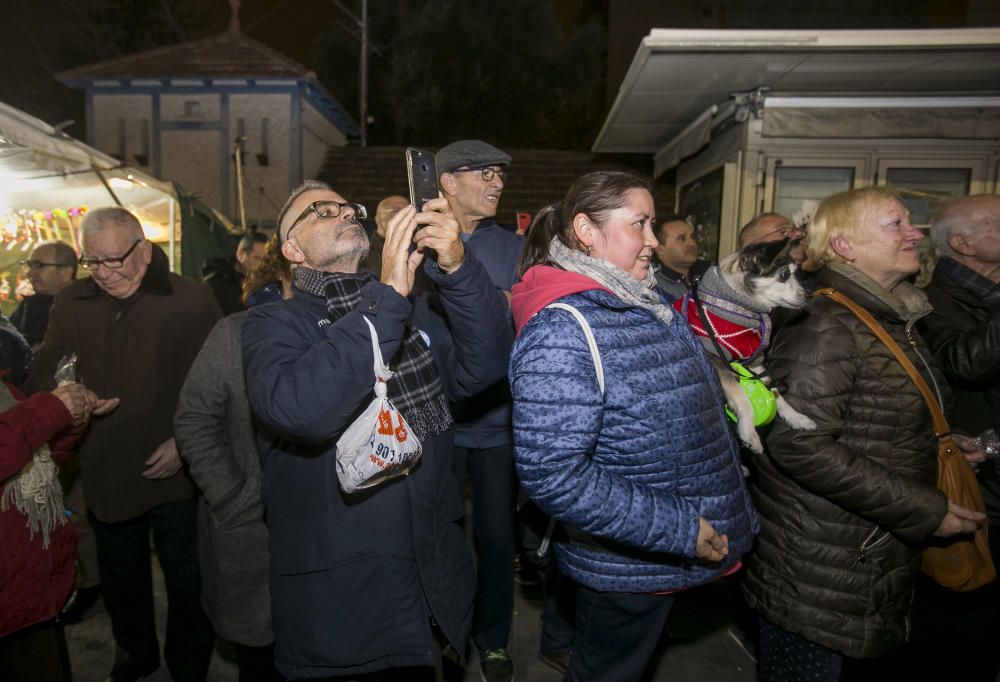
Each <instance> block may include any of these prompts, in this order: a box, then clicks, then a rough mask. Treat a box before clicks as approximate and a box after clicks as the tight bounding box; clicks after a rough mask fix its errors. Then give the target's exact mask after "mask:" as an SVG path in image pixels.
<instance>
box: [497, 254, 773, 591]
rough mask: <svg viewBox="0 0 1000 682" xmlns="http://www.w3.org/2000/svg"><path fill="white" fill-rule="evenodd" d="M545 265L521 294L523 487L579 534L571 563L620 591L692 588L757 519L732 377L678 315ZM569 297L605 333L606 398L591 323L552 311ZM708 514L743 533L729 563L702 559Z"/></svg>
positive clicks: (564, 544)
mask: <svg viewBox="0 0 1000 682" xmlns="http://www.w3.org/2000/svg"><path fill="white" fill-rule="evenodd" d="M533 270H534V272H532V271H529V272H528V273H526V275H525V278H524V281H523V282H522V283H521V284H519V285H518V287H516V288H515V294H514V316H515V319H516V320H517V321H518V323H519V324H520V325H523V326H522V327H521V329H520V334H519V336H518V338H517V340H516V342H515V344H514V351H513V355H512V358H511V366H510V381H511V388H512V392H513V395H514V446H515V450H514V452H515V461H516V464H517V471H518V474H519V476H520V479H521V485H522V487H523V488H524V489H525V491H526V492H527V493H528V495H529V496H530V497H531V498H532V499H533V500H534V501H535V502H536V503H537V504H538V506H539V507H540V508H541V509H542V510H543V511H545V512H546V513H547V514H549V515H551V516H552V517H554V518H556V519H557V520H559V521H561V522H563V525H564V527H565V529H566V533H567V535H568V539H567V540H566V541H560V542H557V543H556V545H555V549H556V557H557V559H558V561H559V567H560V569H561V570H562V571H563V572H564V573H565V574H566V575H568V576H569V577H570V578H572V579H573V580H575V581H577V582H578V583H580V584H582V585H584V586H586V587H589V588H591V589H594V590H599V591H606V592H664V591H673V590H680V589H684V588H687V587H692V586H694V585H699V584H701V583H704V582H707V581H709V580H712V579H714V578H716V577H719V576H721V575H723V574H725V573H726V572H728V571H730V570H732V569H733V568H734V567H735V566H736V565H737V562H739V561H740V557H741V556H742V555H743V554H745V553H746V552H747V551H749V549H750V547H751V544H752V542H753V536H754V535H755V534H756V532H757V530H758V522H757V515H756V513H755V512H754V510H753V507H752V505H751V502H750V497H749V494H748V492H747V488H746V485H745V484H744V480H743V474H742V471H741V469H740V461H739V451H738V448H737V446H736V442H735V440H734V439H733V436H732V433H731V431H730V428H729V425H728V423H727V421H726V417H725V415H724V413H723V397H722V390H721V387H720V385H719V382H718V377H717V376H716V374H715V370H714V369H713V368H712V366H711V365H710V364H709V362H708V359H707V358H706V356H705V354H704V352H703V351H702V349H701V346H700V344H699V343H698V342H697V340H695V338H694V336H693V334H692V333H691V331H690V329H689V328H688V326H687V324H686V323H685V321H684V320H683V319H681V318H680V317H679V316H676V315H675V316H674V318H673V320H672V321H671V323H670V324H669V325H667V324H664V323H663V322H662V321H660V320H658V319H656V318H655V317H654V316H653V314H652V313H650V312H649V311H647V310H644V309H642V308H638V307H634V306H631V305H628V304H626V303H624V302H623V301H621V300H620V299H619V298H617V297H616V296H614V295H613V294H611V293H610V292H609V291H607V290H604V289H601V288H600V287H599V286H598V285H597V283H596V282H595V283H593V286H592V287H589V288H586V289H585V290H581V289H582V288H583V287H581V286H580V285H578V284H577V285H575V286H573V287H570V288H569V289H567V288H566V287H565V286H564V285H565V283H566V281H567V280H575V281H576V282H579V281H580V279H581V278H582V276H581V275H577V274H575V273H567V272H563V271H560V270H556V269H555V268H534V269H533ZM574 290H575V291H576V292H577V293H570V294H569V295H566V294H567V291H574ZM556 299H558V300H560V301H562V302H564V303H568V304H570V305H572V306H574V307H576V308H577V309H578V310H579V311H580V312H581V313H582V314H583V316H584V317H585V318H586V319H587V321H588V323H589V324H590V326H591V328H592V329H593V332H594V336H595V338H596V340H597V346H598V348H599V350H600V354H601V360H602V362H603V365H604V376H605V392H604V394H603V395H602V394H601V391H600V388H599V386H598V383H597V376H596V372H595V369H594V362H593V359H592V356H591V354H590V351H589V349H588V347H587V342H586V340H585V338H584V335H583V331H582V330H581V328H580V325H579V324H578V323H577V322H576V320H575V319H574V318H573V317H572V316H571V315H570V314H569V313H568V312H566V311H563V310H558V309H552V308H545V307H544V306H545V305H547V304H548V303H550V302H552V301H553V300H556ZM534 311H539V312H537V314H534V316H533V317H530V319H528V320H527V321H525V319H524V318H525V317H527V316H528V315H530V314H531V313H533V312H534ZM699 517H704V518H705V519H706V520H707V521H708V522H709V523H711V524H712V526H713V527H714V528H715V529H716V530H717V531H718V532H719V533H720V534H725V535H728V536H729V555H728V556H727V557H725V559H723V561H721V562H719V563H715V562H709V561H704V560H700V559H697V558H696V556H695V545H696V541H697V538H698V528H699Z"/></svg>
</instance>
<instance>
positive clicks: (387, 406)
mask: <svg viewBox="0 0 1000 682" xmlns="http://www.w3.org/2000/svg"><path fill="white" fill-rule="evenodd" d="M362 318H363V319H364V321H365V322H366V323H367V324H368V329H369V330H370V331H371V335H372V352H373V355H374V356H375V367H374V369H375V399H374V400H372V401H371V403H370V404H369V405H368V407H367V408H366V409H365V411H364V412H362V413H361V416H359V417H358V418H357V419H355V420H354V423H353V424H351V425H350V426H349V427H347V430H346V431H344V433H343V434H342V435H341V436H340V440H338V441H337V478H338V479H340V487H341V488H343V489H344V492H345V493H353V492H355V491H358V490H363V489H365V488H371V487H372V486H376V485H378V484H380V483H383V482H385V481H388V480H389V479H390V478H395V477H396V476H401V475H403V474H407V473H409V471H410V469H412V468H413V466H414V465H416V463H417V461H418V460H419V459H420V454H421V453H422V452H423V447H422V446H421V445H420V441H419V440H417V437H416V436H415V435H414V433H413V430H412V429H411V428H410V425H409V424H407V423H406V420H405V419H403V415H402V414H400V412H399V410H397V409H396V408H395V406H393V404H392V401H390V400H389V398H388V397H386V386H385V384H386V382H387V381H389V378H390V377H391V376H392V374H393V373H392V372H390V371H389V368H388V367H386V366H385V363H383V362H382V352H381V350H379V345H378V334H377V333H376V332H375V327H374V325H372V323H371V322H370V321H369V320H368V318H367V317H364V316H362Z"/></svg>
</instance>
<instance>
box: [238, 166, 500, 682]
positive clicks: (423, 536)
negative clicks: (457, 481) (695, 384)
mask: <svg viewBox="0 0 1000 682" xmlns="http://www.w3.org/2000/svg"><path fill="white" fill-rule="evenodd" d="M446 208H447V204H446V202H445V201H444V200H443V199H440V198H438V199H433V200H431V201H429V202H427V203H426V204H425V206H424V209H425V210H424V211H421V212H418V211H417V210H416V209H415V208H414V207H412V206H407V207H406V208H403V209H402V210H400V211H399V212H397V213H396V214H395V215H394V216H393V217H392V218H391V219H390V220H389V221H388V223H387V225H386V237H385V244H384V246H383V249H382V271H381V275H380V277H379V278H376V277H375V276H374V275H373V274H372V273H371V272H369V271H367V270H364V269H359V265H360V264H361V263H362V262H363V261H364V258H365V256H366V255H367V253H368V248H369V244H368V237H367V235H366V233H365V231H364V229H363V228H362V226H361V223H360V219H361V218H364V217H366V215H367V211H366V209H365V207H364V206H362V205H360V204H356V203H352V202H349V201H347V200H345V198H344V197H343V196H342V195H341V194H339V193H337V192H335V191H334V190H333V189H331V188H330V187H329V186H327V185H325V184H323V183H320V182H317V181H314V180H313V181H306V182H305V183H303V184H302V185H301V186H300V187H298V188H296V189H295V190H293V191H292V193H291V195H290V196H289V198H288V201H287V202H286V203H285V206H284V207H283V208H282V209H281V212H280V213H279V215H278V234H279V238H280V239H281V241H282V246H281V252H282V254H283V255H284V256H285V258H287V259H288V260H289V261H290V262H291V263H293V264H295V270H294V282H293V286H292V292H293V295H292V297H291V298H290V299H287V300H283V301H280V302H277V303H274V304H270V305H262V306H256V307H254V308H252V309H251V310H250V312H248V313H247V316H246V318H245V319H244V322H243V330H242V331H243V338H242V342H243V362H244V368H245V374H246V389H247V397H248V398H249V402H250V406H251V408H252V409H253V412H254V415H255V416H256V419H257V426H258V429H259V430H258V445H259V447H260V451H261V452H260V454H261V461H262V490H261V494H262V499H263V501H264V506H265V508H266V519H267V525H268V531H269V534H268V535H269V537H268V540H269V545H270V550H271V554H270V560H271V577H270V591H271V616H272V627H273V630H274V641H275V665H276V667H277V669H278V671H279V672H280V673H281V674H282V675H283V676H284V679H289V680H298V679H304V678H316V677H321V678H331V677H335V678H337V679H342V678H350V679H354V678H355V677H358V676H363V677H364V678H365V679H369V675H370V674H374V673H378V672H379V671H381V670H385V669H388V668H425V669H431V668H433V667H434V666H435V665H442V661H441V659H442V658H444V657H445V656H448V657H449V658H450V656H449V649H453V650H455V651H457V652H459V654H460V655H462V654H464V650H465V644H466V641H467V638H468V632H469V629H470V628H469V625H470V621H471V615H472V598H473V576H472V557H471V555H470V552H469V550H468V546H467V544H466V542H465V536H464V533H463V532H462V529H461V527H460V525H459V523H458V521H459V520H460V519H461V515H462V500H461V498H460V497H459V495H458V493H457V491H456V490H455V487H454V482H453V481H454V479H453V478H452V471H451V468H450V467H451V457H450V449H451V444H452V432H453V429H452V423H453V419H452V416H451V413H450V411H449V407H448V404H449V400H452V401H454V400H458V399H460V398H461V397H463V396H467V395H470V394H475V393H478V392H479V391H481V390H482V388H484V387H486V386H489V385H491V384H493V383H494V382H495V381H497V380H498V379H500V378H501V377H503V376H505V375H506V368H507V362H506V358H507V357H508V356H509V354H510V349H511V343H512V341H513V337H514V332H513V329H511V328H510V326H509V319H507V318H509V311H506V310H505V308H506V306H505V303H504V301H503V299H502V298H501V297H499V296H498V295H497V294H496V293H495V292H494V291H493V286H492V282H491V281H490V279H489V276H488V275H487V273H486V271H485V270H484V268H483V267H482V265H481V264H479V263H478V262H477V261H476V258H475V256H473V255H472V254H471V252H469V251H467V250H466V249H465V248H464V247H463V244H462V240H461V238H460V236H459V229H458V225H457V223H456V222H455V220H454V219H453V218H452V217H451V216H450V215H449V214H448V212H447V211H446V210H445V209H446ZM414 245H415V246H416V248H415V249H414V248H411V247H412V246H414ZM418 270H419V271H420V272H421V274H422V275H424V276H426V277H427V278H428V279H429V280H430V281H431V282H432V284H433V285H434V286H435V287H436V293H437V294H438V298H437V300H436V301H435V304H438V305H439V306H440V307H439V308H438V310H442V311H444V314H446V316H447V320H446V319H445V317H444V316H442V315H440V314H438V312H436V311H435V310H433V309H432V308H431V304H430V303H429V302H428V301H427V300H426V298H427V297H426V296H425V295H424V294H422V293H420V292H418V291H416V290H415V288H414V281H415V279H416V277H417V275H418ZM366 320H367V321H366ZM369 324H371V325H372V326H374V328H375V329H376V330H377V332H378V333H377V337H378V340H379V344H380V350H381V353H382V356H383V357H385V358H392V363H393V370H395V371H394V374H393V376H392V378H390V379H389V380H388V381H387V382H386V384H385V387H386V390H387V394H388V396H389V398H390V399H391V400H392V401H393V404H394V405H395V407H396V408H397V409H398V410H399V411H400V413H401V414H402V416H403V418H404V419H405V420H406V423H407V424H408V425H409V427H410V429H411V430H412V433H413V434H414V435H415V436H417V438H418V439H419V440H420V442H421V445H422V448H423V454H422V457H421V460H420V464H419V465H418V466H416V467H414V468H413V469H412V470H411V471H410V473H409V475H407V476H401V477H399V478H396V479H394V480H392V481H388V482H385V483H383V484H381V485H378V486H376V487H373V488H370V489H367V490H363V491H359V492H356V493H351V494H347V493H344V492H343V491H342V490H341V489H340V488H339V487H338V485H337V482H336V480H337V477H336V474H335V471H336V465H337V464H336V462H337V442H338V440H339V439H340V437H341V435H342V434H343V433H344V431H346V430H347V429H348V428H349V427H350V425H351V424H352V423H353V422H354V421H355V419H356V418H357V417H358V415H359V414H360V412H361V411H362V410H363V409H364V408H365V406H366V405H368V404H369V403H370V402H371V400H372V398H373V397H374V395H375V394H374V391H373V385H374V384H375V375H374V372H373V367H372V356H373V351H372V335H371V332H370V331H369ZM435 643H436V644H437V645H438V646H439V647H440V653H439V654H436V653H435V649H436V647H435ZM427 673H428V670H423V671H415V670H414V671H411V673H410V674H409V676H407V675H408V674H407V673H405V671H399V672H397V673H395V676H394V677H393V679H424V676H426V674H427ZM422 675H424V676H422Z"/></svg>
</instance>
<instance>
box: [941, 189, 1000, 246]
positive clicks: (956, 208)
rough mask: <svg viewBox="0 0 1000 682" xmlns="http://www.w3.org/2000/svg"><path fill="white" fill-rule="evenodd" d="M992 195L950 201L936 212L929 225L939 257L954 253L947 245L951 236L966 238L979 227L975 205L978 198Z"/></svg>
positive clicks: (977, 195) (978, 195) (979, 195)
mask: <svg viewBox="0 0 1000 682" xmlns="http://www.w3.org/2000/svg"><path fill="white" fill-rule="evenodd" d="M984 196H986V197H991V196H994V195H992V194H973V195H972V196H967V197H961V198H960V199H955V200H954V201H950V202H948V203H947V204H945V206H944V207H943V208H942V209H941V210H940V211H939V212H938V214H937V216H936V217H935V218H934V223H933V224H932V225H931V241H932V242H934V248H935V249H936V250H937V252H938V255H940V256H954V255H956V254H955V251H954V249H952V248H951V245H949V244H948V240H949V239H950V238H951V237H953V236H963V237H964V236H968V235H970V234H972V233H973V232H975V231H976V228H977V227H978V226H979V220H980V216H978V215H976V204H978V203H979V198H980V197H984Z"/></svg>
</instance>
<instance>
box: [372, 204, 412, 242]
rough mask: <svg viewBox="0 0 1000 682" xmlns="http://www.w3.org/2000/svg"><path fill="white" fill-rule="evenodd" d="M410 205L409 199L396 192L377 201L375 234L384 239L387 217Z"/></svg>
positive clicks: (387, 222)
mask: <svg viewBox="0 0 1000 682" xmlns="http://www.w3.org/2000/svg"><path fill="white" fill-rule="evenodd" d="M409 205H410V200H409V199H407V198H406V197H401V196H399V195H398V194H393V195H390V196H387V197H386V198H385V199H383V200H382V201H380V202H378V207H377V208H376V209H375V234H377V235H378V236H379V237H382V238H383V239H385V228H386V226H388V224H389V219H390V218H392V217H393V216H394V215H396V214H397V213H399V212H400V211H402V210H403V209H404V208H406V207H407V206H409Z"/></svg>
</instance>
